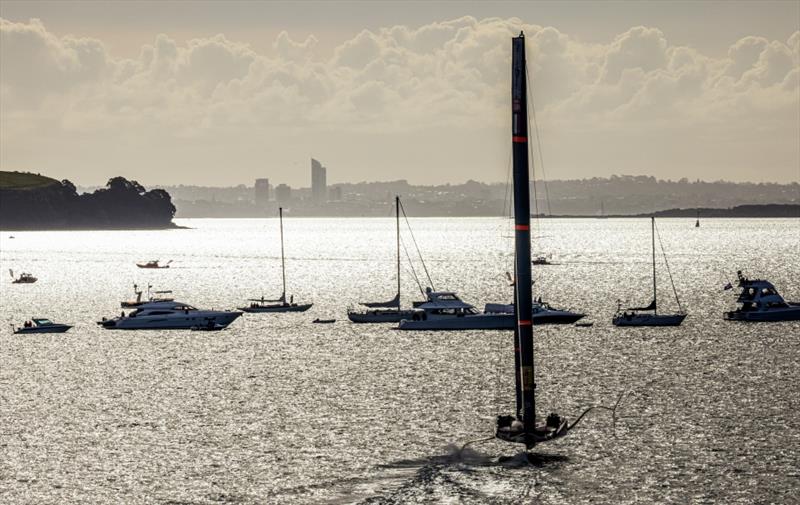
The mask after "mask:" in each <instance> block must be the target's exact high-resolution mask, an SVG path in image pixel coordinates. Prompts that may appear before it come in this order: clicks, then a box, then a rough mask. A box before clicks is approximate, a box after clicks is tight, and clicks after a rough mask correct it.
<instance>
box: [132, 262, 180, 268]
mask: <svg viewBox="0 0 800 505" xmlns="http://www.w3.org/2000/svg"><path fill="white" fill-rule="evenodd" d="M170 263H172V260H169V261H167V262H166V263H165V264H163V265H162V264H161V263H159V260H151V261H148V262H145V263H137V264H136V266H137V267H139V268H169V264H170Z"/></svg>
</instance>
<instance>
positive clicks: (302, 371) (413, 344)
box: [0, 218, 800, 504]
mask: <svg viewBox="0 0 800 505" xmlns="http://www.w3.org/2000/svg"><path fill="white" fill-rule="evenodd" d="M179 223H180V224H182V225H184V226H188V227H189V229H181V230H169V231H76V232H13V233H12V232H1V233H0V270H3V271H7V270H8V269H13V270H14V271H15V273H19V272H21V271H27V272H31V273H32V274H34V275H35V276H36V277H38V278H39V281H38V282H36V283H35V284H29V285H12V284H11V279H10V278H6V279H5V280H4V281H3V282H1V283H0V323H2V324H0V326H2V327H0V501H1V502H3V503H10V504H17V503H19V504H22V503H54V504H55V503H164V504H168V503H169V504H179V503H183V504H189V503H192V504H196V503H352V502H355V503H359V502H362V503H398V504H399V503H542V504H561V503H619V504H626V503H728V504H750V503H797V492H798V488H800V470H798V466H797V461H798V458H800V420H798V417H797V416H798V412H797V408H798V398H800V391H798V384H800V369H798V366H797V363H798V360H800V322H783V323H768V324H747V323H735V322H726V321H723V320H722V313H723V311H725V310H729V309H731V308H733V306H734V304H733V300H734V297H735V294H734V293H735V291H723V289H722V288H723V285H724V284H726V283H727V282H729V281H734V280H735V275H736V270H737V269H741V270H743V271H744V273H745V274H746V275H748V276H750V277H757V276H765V277H767V278H768V279H769V280H770V281H772V282H773V283H774V284H775V286H776V287H777V288H778V290H779V291H780V292H781V293H782V294H783V295H784V297H785V298H786V299H787V300H792V301H800V282H799V280H800V220H796V219H794V220H791V219H774V220H769V219H753V220H747V219H735V220H733V219H730V220H726V219H705V220H703V222H702V223H701V227H700V228H695V227H694V220H693V219H663V220H660V221H658V226H659V230H660V233H661V237H662V239H663V242H664V247H665V248H666V250H667V254H668V259H669V262H670V267H671V270H672V274H673V277H674V280H675V285H676V287H677V290H678V293H679V295H680V298H681V302H682V303H683V305H684V307H685V308H686V310H687V311H688V312H689V316H688V317H687V319H686V321H685V322H684V323H683V325H682V326H680V327H676V328H615V327H613V326H612V325H611V317H612V315H613V312H614V310H615V309H616V300H617V299H618V298H622V299H623V300H628V301H630V302H631V303H632V304H637V305H642V304H647V303H649V302H650V296H651V294H650V290H651V289H652V288H651V280H650V275H651V271H650V268H651V267H650V224H649V220H648V219H585V220H584V219H572V220H568V219H564V220H545V221H544V222H542V223H541V224H540V226H539V228H538V229H537V230H536V232H535V233H536V235H537V238H536V239H535V240H534V242H535V244H534V251H535V252H541V253H553V261H554V262H555V263H557V264H556V265H550V266H544V267H536V268H534V278H535V279H536V284H535V286H534V295H535V296H537V297H538V296H542V297H543V299H544V300H546V301H549V302H550V303H552V304H553V305H556V306H558V307H564V308H570V309H575V310H579V311H582V312H585V313H586V314H588V316H587V319H588V320H592V321H594V323H595V324H594V326H592V327H590V328H579V327H575V326H547V327H539V326H537V327H535V332H534V336H535V342H536V366H537V369H536V374H537V383H538V389H537V410H538V411H539V412H540V413H543V414H546V413H547V412H550V411H556V412H558V413H560V414H561V415H565V416H567V417H574V416H575V415H576V414H578V413H579V412H581V411H582V410H583V408H584V407H586V406H589V405H592V404H606V405H608V404H613V403H614V401H616V398H617V397H618V395H619V394H620V393H623V392H625V396H624V399H623V401H622V405H621V407H620V408H619V412H618V416H617V422H616V425H615V426H613V425H612V422H611V416H610V415H609V414H608V413H607V412H603V411H598V412H595V413H592V414H590V415H589V416H588V418H587V419H585V420H584V421H583V422H582V424H581V425H580V426H579V428H576V429H575V431H573V432H572V433H570V435H569V436H568V437H566V438H564V439H561V440H559V441H557V442H553V443H551V444H550V445H544V446H540V447H537V448H536V449H535V451H534V453H535V456H534V457H533V458H532V464H531V463H529V462H528V461H527V460H525V459H524V458H522V457H521V447H518V446H512V445H508V444H503V443H500V442H494V441H488V442H481V443H476V444H474V445H472V446H470V448H469V449H467V450H465V451H459V450H458V448H459V447H460V446H461V445H463V444H464V443H465V442H467V441H470V440H476V439H483V438H487V437H490V436H491V434H492V432H493V426H494V418H495V416H496V415H497V414H498V413H511V411H512V408H513V369H512V365H513V350H512V334H511V333H510V332H477V331H472V332H449V333H427V332H410V333H406V332H400V331H397V330H394V329H391V325H383V326H381V325H354V324H351V323H349V322H348V321H347V317H346V309H347V307H348V306H355V305H356V303H357V302H358V301H365V300H373V301H374V300H382V299H387V300H388V299H390V298H391V297H392V296H393V294H394V263H393V261H394V259H393V258H394V254H395V250H394V221H393V219H391V218H386V219H291V218H287V219H286V220H285V222H284V226H285V233H286V255H287V277H288V284H289V288H288V293H287V295H288V294H294V297H295V301H298V302H300V301H313V302H314V306H313V307H312V308H311V310H310V311H309V312H306V313H300V314H254V315H251V314H246V315H245V316H243V317H242V318H240V319H239V320H237V321H236V322H234V323H233V324H232V325H231V326H230V328H228V329H227V330H225V331H222V332H186V331H183V332H182V331H152V332H115V331H107V330H103V329H101V328H100V327H98V326H97V325H96V324H95V321H97V320H99V319H100V318H101V317H102V316H106V317H110V316H115V315H118V314H119V312H120V308H119V302H120V301H121V300H123V299H128V298H131V297H132V292H133V289H132V288H133V283H138V284H139V285H140V286H146V285H147V284H148V283H149V284H152V285H153V286H154V289H172V290H173V291H174V294H175V297H176V298H177V299H179V300H181V301H186V302H188V303H191V304H193V305H195V306H198V307H203V308H211V307H214V308H233V307H236V306H238V305H240V304H241V303H243V302H244V300H245V299H246V298H250V297H259V296H261V295H262V294H263V295H265V296H267V297H277V295H279V294H280V244H279V241H278V228H277V226H278V224H277V219H264V220H183V221H181V220H179ZM412 225H413V228H414V233H415V237H416V240H417V242H418V243H419V246H420V248H421V250H422V252H423V255H424V256H425V258H426V261H427V266H428V269H429V270H430V272H431V276H432V278H433V282H434V283H435V287H436V288H439V289H451V290H454V291H457V292H458V293H459V294H460V295H461V296H462V297H463V298H464V299H465V300H466V301H469V302H471V303H474V304H475V305H477V306H478V307H479V308H482V306H483V304H484V303H486V302H503V301H510V297H511V291H510V288H509V287H508V282H507V280H506V279H505V272H506V271H508V270H511V269H512V244H511V239H510V238H509V237H510V235H511V227H510V225H509V223H508V221H507V220H501V219H495V218H480V219H472V218H470V219H467V218H463V219H412ZM12 234H13V235H14V237H15V238H14V239H10V238H9V235H12ZM405 240H406V242H408V243H409V245H410V247H411V249H410V252H412V251H413V244H411V242H410V237H409V236H408V235H406V238H405ZM150 259H161V260H162V261H166V260H173V263H172V265H171V267H170V268H169V269H165V270H141V269H138V268H136V266H135V265H134V263H135V262H137V261H143V260H150ZM404 263H405V262H404ZM415 268H416V270H417V273H418V274H421V273H422V269H421V265H420V264H419V263H417V264H416V265H415ZM403 275H404V279H403V289H404V293H403V298H404V303H408V302H409V301H410V300H411V299H419V298H420V295H419V290H418V288H417V285H416V283H415V282H414V281H413V279H412V277H411V275H410V273H409V271H408V268H407V267H406V268H404V274H403ZM659 275H660V276H659V300H660V301H662V302H663V305H662V304H660V305H659V307H660V308H662V307H663V309H664V310H670V309H673V308H677V307H676V306H675V305H674V300H673V299H672V297H671V288H670V285H669V278H668V277H667V275H666V270H665V268H664V265H663V259H662V258H659ZM423 286H424V284H423ZM33 316H44V317H50V318H52V319H54V320H56V321H58V322H64V323H68V324H74V325H75V328H73V329H72V330H70V332H69V333H66V334H62V335H28V336H15V335H11V332H10V325H11V324H12V323H13V324H17V325H19V324H21V323H22V321H23V320H24V319H28V318H31V317H33ZM317 317H320V318H336V319H338V321H337V322H336V323H335V324H329V325H316V324H311V321H312V320H313V319H314V318H317ZM501 456H503V457H501Z"/></svg>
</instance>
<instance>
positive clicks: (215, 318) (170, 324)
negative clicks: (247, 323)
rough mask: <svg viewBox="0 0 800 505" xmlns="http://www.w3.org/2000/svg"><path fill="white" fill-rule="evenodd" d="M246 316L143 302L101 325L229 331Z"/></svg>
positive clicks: (124, 327) (99, 322) (147, 328)
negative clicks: (207, 328) (235, 322)
mask: <svg viewBox="0 0 800 505" xmlns="http://www.w3.org/2000/svg"><path fill="white" fill-rule="evenodd" d="M241 315H242V313H241V312H238V311H227V310H202V309H197V308H195V307H192V306H191V305H189V304H186V303H183V302H178V301H170V302H148V303H143V304H142V305H140V306H139V307H137V308H136V310H133V311H131V312H130V313H129V314H127V315H125V312H124V311H123V312H122V315H120V317H115V318H113V319H106V318H103V320H102V321H98V322H97V324H99V325H101V326H102V327H103V328H106V329H108V330H190V329H192V328H206V327H214V328H216V327H217V326H221V327H222V328H225V327H226V326H228V325H229V324H231V323H232V322H233V321H235V320H236V318H238V317H239V316H241Z"/></svg>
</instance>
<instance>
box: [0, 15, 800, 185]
mask: <svg viewBox="0 0 800 505" xmlns="http://www.w3.org/2000/svg"><path fill="white" fill-rule="evenodd" d="M520 31H524V33H525V35H526V40H527V42H526V45H527V53H528V55H527V57H528V67H529V79H530V83H531V98H532V106H533V107H534V110H535V113H536V127H537V130H538V132H539V141H540V142H539V143H536V144H534V148H535V149H536V150H537V151H539V144H541V151H540V152H537V153H536V155H535V157H534V159H535V161H536V166H535V168H534V170H535V173H536V174H537V175H538V176H541V175H542V174H544V175H545V177H546V178H547V179H550V180H553V179H572V178H586V177H607V176H610V175H612V174H620V175H621V174H630V175H652V176H655V177H657V178H661V179H680V178H683V177H687V178H689V179H691V180H694V179H698V178H699V179H702V180H719V179H725V180H733V181H756V182H762V181H763V182H782V183H786V182H794V181H800V1H796V0H794V1H776V2H770V1H762V2H745V1H736V2H715V1H707V2H680V1H671V2H644V1H642V2H615V1H606V2H582V1H567V2H456V1H448V2H397V3H393V2H335V1H327V2H286V3H284V2H256V1H250V2H212V1H204V2H190V1H178V2H169V1H167V2H144V1H139V2H137V1H125V2H93V1H92V2H69V1H56V2H49V1H36V2H17V1H9V0H0V169H2V170H26V171H34V172H40V173H42V174H45V175H49V176H52V177H55V178H59V179H63V178H67V179H70V180H72V181H73V182H75V183H76V184H80V185H98V184H104V183H105V181H106V180H107V179H109V178H110V177H113V176H117V175H122V176H125V177H129V178H133V179H136V180H138V181H139V182H141V183H142V184H145V185H155V184H158V185H172V184H198V185H214V186H229V185H237V184H248V185H250V184H252V182H253V179H255V178H257V177H268V178H270V181H271V182H272V183H273V184H275V185H277V184H279V183H288V184H290V185H292V186H308V185H309V182H310V158H311V157H314V158H317V159H319V160H320V161H322V163H323V164H324V165H326V166H327V167H328V181H329V182H357V181H374V180H397V179H407V180H409V181H410V182H412V183H417V184H438V183H447V182H450V183H460V182H464V181H466V180H468V179H474V180H478V181H485V182H497V181H505V180H506V177H507V173H508V169H509V155H510V151H511V142H510V111H509V109H510V98H509V93H510V92H509V88H510V49H511V43H510V38H511V37H512V36H515V35H517V34H518V33H519V32H520Z"/></svg>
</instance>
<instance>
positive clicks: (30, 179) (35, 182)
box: [0, 172, 60, 190]
mask: <svg viewBox="0 0 800 505" xmlns="http://www.w3.org/2000/svg"><path fill="white" fill-rule="evenodd" d="M53 184H60V183H59V182H58V181H57V180H55V179H51V178H50V177H45V176H43V175H39V174H31V173H28V172H0V190H3V189H15V190H26V189H38V188H43V187H46V186H51V185H53Z"/></svg>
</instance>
